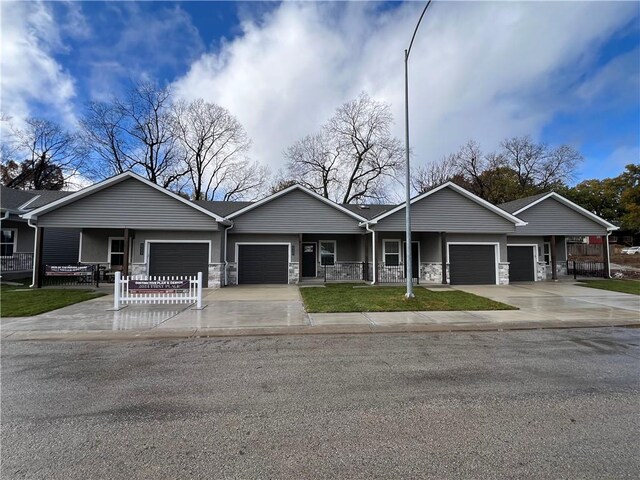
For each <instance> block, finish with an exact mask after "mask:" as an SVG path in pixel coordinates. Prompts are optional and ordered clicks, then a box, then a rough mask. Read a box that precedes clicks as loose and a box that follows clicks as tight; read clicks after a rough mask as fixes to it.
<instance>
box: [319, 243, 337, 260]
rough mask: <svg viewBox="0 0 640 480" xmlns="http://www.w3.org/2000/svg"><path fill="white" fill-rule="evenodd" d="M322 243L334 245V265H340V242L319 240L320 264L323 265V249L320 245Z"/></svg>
mask: <svg viewBox="0 0 640 480" xmlns="http://www.w3.org/2000/svg"><path fill="white" fill-rule="evenodd" d="M322 242H325V243H333V264H334V265H335V264H336V263H338V241H337V240H318V264H319V265H322V254H321V252H322V248H321V247H320V244H321V243H322Z"/></svg>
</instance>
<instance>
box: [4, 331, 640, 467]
mask: <svg viewBox="0 0 640 480" xmlns="http://www.w3.org/2000/svg"><path fill="white" fill-rule="evenodd" d="M639 367H640V330H634V329H624V328H620V329H598V330H556V331H551V330H547V331H531V332H503V333H501V332H493V333H477V334H469V333H457V334H410V335H382V334H376V335H351V336H306V337H305V336H298V337H244V338H229V339H210V340H187V341H179V342H175V341H174V342H172V341H139V342H85V343H72V342H58V343H56V342H39V343H38V342H29V343H27V342H4V343H3V344H2V393H1V395H2V397H1V400H2V404H1V407H2V411H1V413H2V418H1V421H2V452H1V453H2V456H1V458H2V472H1V473H2V475H1V476H2V478H3V479H8V478H46V479H53V478H61V479H62V478H64V479H72V478H81V479H89V478H127V479H134V478H153V479H160V478H216V479H217V478H242V479H244V478H265V479H266V478H291V479H307V478H309V479H316V478H327V479H329V478H330V479H334V478H345V479H370V478H437V479H442V478H553V479H557V478H637V475H638V472H639V471H640V442H639V441H638V432H640V414H639V412H640V408H639V407H640V394H639V393H640V368H639Z"/></svg>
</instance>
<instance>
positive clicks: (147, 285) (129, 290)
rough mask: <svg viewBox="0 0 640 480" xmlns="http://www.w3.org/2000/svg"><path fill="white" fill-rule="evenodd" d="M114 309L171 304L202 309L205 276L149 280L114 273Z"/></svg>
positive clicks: (149, 277)
mask: <svg viewBox="0 0 640 480" xmlns="http://www.w3.org/2000/svg"><path fill="white" fill-rule="evenodd" d="M113 288H114V292H113V308H114V309H116V310H119V309H120V308H122V305H123V304H125V303H126V304H131V303H143V304H153V303H160V304H171V303H195V304H196V306H197V308H198V309H201V308H202V272H198V275H196V276H147V275H132V276H128V277H123V276H122V272H116V273H115V283H114V287H113Z"/></svg>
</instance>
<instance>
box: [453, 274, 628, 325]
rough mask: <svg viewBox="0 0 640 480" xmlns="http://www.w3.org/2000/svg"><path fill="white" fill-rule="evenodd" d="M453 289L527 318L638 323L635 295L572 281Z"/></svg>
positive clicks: (457, 287)
mask: <svg viewBox="0 0 640 480" xmlns="http://www.w3.org/2000/svg"><path fill="white" fill-rule="evenodd" d="M456 289H457V290H462V291H465V292H469V293H473V294H476V295H480V296H483V297H488V298H491V299H492V300H496V301H498V302H503V303H507V304H509V305H513V306H515V307H518V308H519V309H520V311H521V312H522V313H524V314H527V315H528V316H529V317H530V318H531V319H536V318H540V317H545V318H548V319H557V320H580V319H595V318H598V319H602V320H622V319H632V320H634V319H635V320H640V297H639V296H637V295H630V294H627V293H618V292H611V291H608V290H600V289H596V288H588V287H581V286H579V285H576V284H575V283H574V282H527V283H515V284H511V285H473V286H456ZM505 313H506V312H505Z"/></svg>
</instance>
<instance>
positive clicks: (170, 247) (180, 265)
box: [149, 242, 209, 287]
mask: <svg viewBox="0 0 640 480" xmlns="http://www.w3.org/2000/svg"><path fill="white" fill-rule="evenodd" d="M198 272H202V280H203V282H204V286H205V287H208V286H209V285H208V277H209V243H208V242H207V243H179V242H176V243H155V242H154V243H150V244H149V275H197V274H198Z"/></svg>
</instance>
